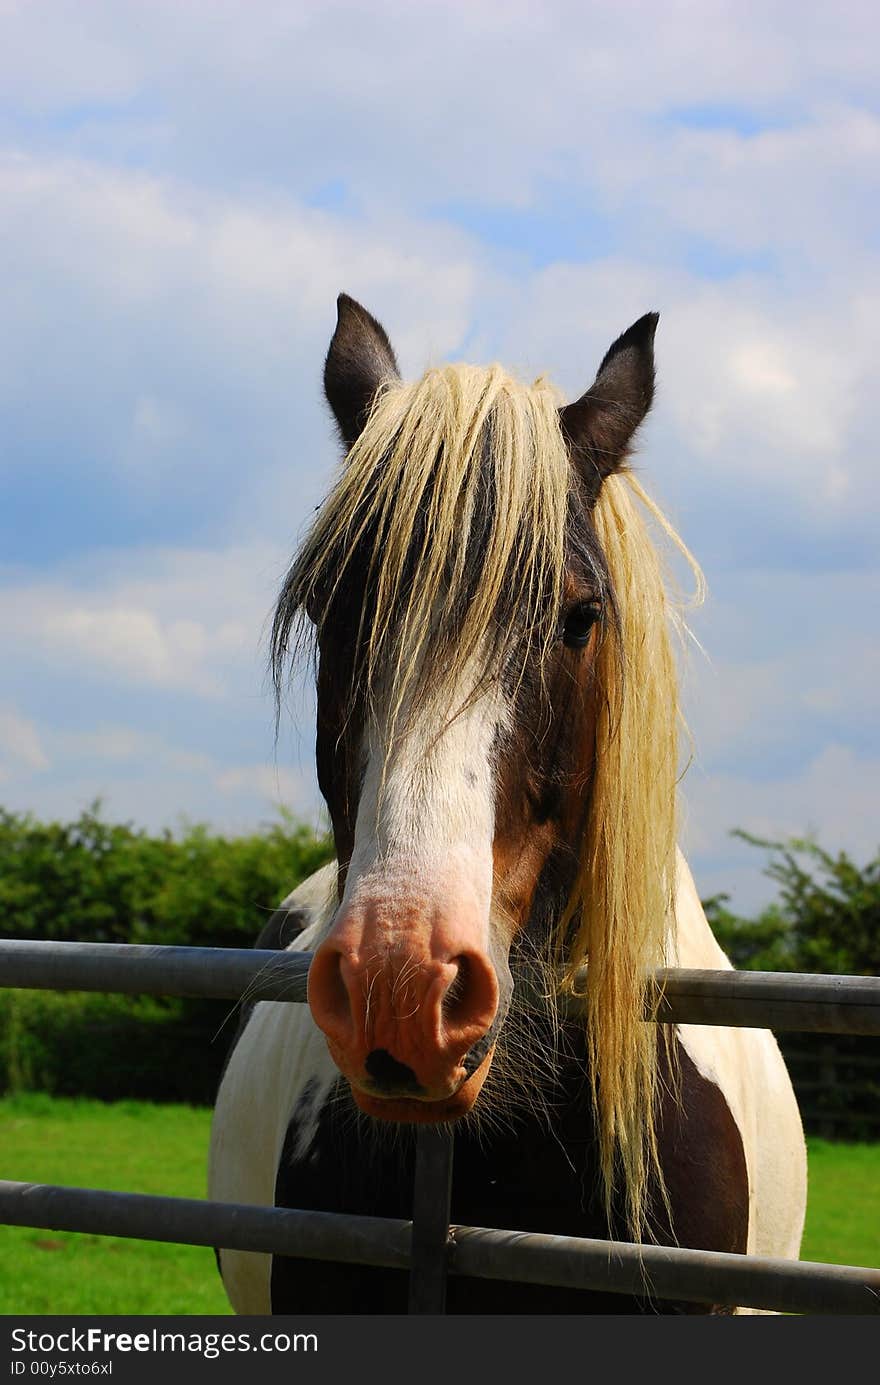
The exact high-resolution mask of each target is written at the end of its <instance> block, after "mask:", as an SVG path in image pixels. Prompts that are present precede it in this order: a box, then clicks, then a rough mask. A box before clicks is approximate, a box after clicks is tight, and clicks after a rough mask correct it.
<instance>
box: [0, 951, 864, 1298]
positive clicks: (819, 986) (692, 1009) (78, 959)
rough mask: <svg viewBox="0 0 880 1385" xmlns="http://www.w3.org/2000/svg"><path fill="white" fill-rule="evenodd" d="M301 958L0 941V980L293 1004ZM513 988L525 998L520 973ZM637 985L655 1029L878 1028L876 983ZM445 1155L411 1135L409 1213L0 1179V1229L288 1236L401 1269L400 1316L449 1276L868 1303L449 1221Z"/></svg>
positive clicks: (327, 1252) (809, 1271)
mask: <svg viewBox="0 0 880 1385" xmlns="http://www.w3.org/2000/svg"><path fill="white" fill-rule="evenodd" d="M310 961H311V955H310V954H309V953H296V952H289V951H284V952H278V951H265V950H257V949H239V948H192V947H168V946H148V945H142V944H131V943H59V942H51V941H46V942H30V941H22V940H18V939H2V940H0V987H12V988H22V989H39V990H87V991H101V992H109V991H115V992H121V993H123V994H151V995H172V996H189V997H196V996H198V997H203V998H213V999H226V1000H234V1001H240V1000H241V998H242V996H243V995H244V996H246V997H247V1000H248V1001H251V1000H274V1001H283V1002H289V1003H302V1002H303V1001H304V1000H305V999H306V980H307V975H308V967H309V963H310ZM523 982H524V984H525V987H526V990H527V992H528V991H531V995H532V999H533V1002H534V1003H537V1004H539V1003H540V995H539V994H538V993H536V991H535V986H534V981H533V980H532V978H530V977H529V976H528V975H526V977H525V978H523V979H521V984H522V983H523ZM646 989H647V995H646V1019H652V1020H656V1021H657V1022H659V1023H690V1024H716V1025H731V1026H737V1025H739V1026H745V1027H748V1028H766V1029H776V1030H780V1031H784V1030H787V1031H799V1032H822V1033H849V1034H852V1033H856V1034H880V977H862V976H832V975H812V974H809V973H784V972H738V971H698V970H692V969H686V968H664V969H662V970H660V971H658V972H656V973H654V975H653V976H651V977H650V978H649V980H648V985H647V988H646ZM569 1004H570V1005H571V1004H572V1003H571V1002H569ZM573 1004H574V1008H577V1003H576V1002H574V1003H573ZM453 1150H454V1138H453V1137H452V1134H451V1132H448V1133H447V1132H446V1131H441V1132H438V1131H436V1130H434V1129H433V1128H432V1127H423V1128H421V1129H420V1130H419V1132H418V1133H417V1137H416V1167H415V1179H414V1195H413V1218H412V1221H410V1222H394V1221H392V1220H391V1219H384V1218H366V1217H350V1216H344V1215H341V1214H335V1213H316V1212H303V1211H297V1210H295V1209H289V1208H276V1207H272V1208H268V1207H263V1208H256V1207H253V1206H245V1205H239V1204H231V1203H212V1202H208V1201H206V1200H200V1199H186V1198H161V1197H146V1196H144V1195H141V1194H135V1193H107V1192H102V1191H100V1190H98V1189H77V1188H65V1187H60V1186H58V1187H52V1186H44V1185H38V1184H27V1183H13V1182H0V1223H2V1222H6V1223H7V1224H10V1225H12V1224H14V1225H20V1226H39V1227H47V1228H50V1229H53V1230H69V1231H80V1232H83V1231H85V1232H89V1231H91V1232H92V1233H93V1234H99V1235H122V1236H128V1237H131V1238H134V1239H140V1240H171V1241H178V1242H179V1243H181V1244H208V1245H217V1243H218V1240H220V1239H221V1238H225V1240H224V1245H223V1248H228V1249H242V1250H257V1251H265V1252H267V1253H272V1250H273V1246H274V1247H277V1251H276V1253H287V1254H291V1253H293V1247H294V1246H295V1248H296V1253H297V1254H299V1255H302V1256H304V1257H305V1258H314V1259H324V1260H334V1259H338V1260H348V1261H354V1262H356V1263H361V1264H377V1263H378V1264H391V1265H394V1266H396V1267H398V1268H408V1269H409V1272H410V1293H409V1312H410V1313H412V1314H442V1313H443V1312H444V1309H445V1293H446V1279H447V1275H448V1274H449V1273H457V1274H467V1275H469V1276H471V1277H485V1278H496V1279H506V1280H519V1281H521V1282H526V1283H543V1284H548V1283H549V1284H554V1283H555V1284H561V1285H568V1286H571V1287H602V1288H603V1289H605V1290H607V1291H608V1292H613V1293H636V1294H638V1295H640V1296H643V1297H645V1298H649V1297H652V1296H655V1295H656V1296H658V1297H663V1298H669V1297H677V1298H681V1299H686V1300H689V1301H693V1302H699V1301H703V1302H714V1303H722V1304H723V1303H729V1304H731V1305H733V1304H736V1305H738V1306H741V1307H753V1308H758V1309H764V1310H768V1309H769V1310H770V1311H774V1310H775V1311H783V1312H808V1313H817V1312H818V1313H823V1312H825V1313H858V1314H862V1313H865V1314H868V1313H880V1269H874V1268H868V1267H864V1266H851V1265H832V1264H825V1263H821V1264H820V1263H811V1262H806V1261H800V1260H797V1261H788V1260H780V1259H771V1258H769V1257H759V1256H748V1255H733V1254H723V1253H721V1252H711V1251H694V1250H682V1249H680V1248H677V1247H664V1246H652V1245H634V1244H631V1243H629V1242H614V1241H589V1240H585V1239H581V1238H577V1237H566V1236H547V1235H541V1234H538V1233H524V1232H511V1231H509V1230H508V1231H502V1230H499V1229H497V1228H496V1229H491V1228H479V1227H459V1226H452V1225H450V1221H449V1217H450V1199H451V1189H452V1166H453ZM438 1192H439V1194H440V1196H439V1197H438ZM206 1217H207V1220H206V1219H205V1218H206ZM169 1218H171V1221H172V1222H173V1225H174V1228H175V1232H174V1234H171V1232H170V1229H169V1222H168V1219H169ZM181 1221H183V1223H185V1224H186V1225H187V1227H188V1234H187V1235H185V1236H182V1235H180V1234H179V1229H180V1225H181ZM212 1222H213V1225H212ZM221 1222H222V1223H223V1225H222V1228H221V1230H220V1233H219V1236H218V1235H217V1234H215V1228H216V1227H217V1226H218V1224H219V1223H221ZM126 1227H129V1228H131V1229H125V1228H126ZM163 1227H164V1228H165V1229H166V1231H167V1232H168V1234H162V1231H163ZM291 1238H294V1239H293V1241H292V1240H291ZM230 1242H231V1243H230ZM279 1242H281V1243H282V1244H279ZM377 1254H378V1255H379V1257H380V1258H379V1259H376V1258H375V1257H376V1255H377ZM597 1276H598V1282H597ZM695 1276H696V1277H695ZM703 1280H705V1281H706V1287H705V1289H703V1290H700V1283H701V1282H702V1281H703ZM682 1283H683V1284H684V1287H685V1291H682V1290H681V1287H680V1286H681V1284H682ZM677 1285H678V1286H679V1287H676V1286H677ZM688 1289H690V1292H688V1291H687V1290H688ZM695 1289H696V1292H695ZM701 1293H702V1294H703V1295H704V1296H703V1297H701V1296H700V1295H701Z"/></svg>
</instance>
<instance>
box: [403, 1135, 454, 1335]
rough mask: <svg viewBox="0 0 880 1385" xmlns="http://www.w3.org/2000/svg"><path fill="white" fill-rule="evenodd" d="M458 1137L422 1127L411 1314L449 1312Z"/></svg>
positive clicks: (416, 1183) (415, 1187)
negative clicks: (455, 1143)
mask: <svg viewBox="0 0 880 1385" xmlns="http://www.w3.org/2000/svg"><path fill="white" fill-rule="evenodd" d="M453 1149H454V1138H453V1134H452V1131H451V1130H450V1129H449V1128H448V1127H446V1126H440V1125H437V1126H433V1125H421V1126H419V1131H418V1135H417V1136H416V1169H415V1178H414V1180H413V1230H412V1265H411V1267H410V1274H409V1311H410V1313H444V1312H445V1311H446V1273H447V1260H448V1247H449V1217H450V1207H451V1204H452V1156H453Z"/></svg>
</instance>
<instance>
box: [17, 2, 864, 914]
mask: <svg viewBox="0 0 880 1385" xmlns="http://www.w3.org/2000/svg"><path fill="white" fill-rule="evenodd" d="M0 40H2V41H0V92H2V93H3V96H2V98H0V249H2V253H0V277H2V281H3V295H2V301H3V305H4V308H3V315H2V321H0V418H2V438H3V447H2V453H0V469H2V478H3V480H2V495H3V504H2V506H0V634H2V638H3V646H4V650H5V652H6V658H5V659H4V666H3V674H2V682H0V801H2V802H3V803H4V804H5V805H6V806H7V807H9V808H12V809H17V810H24V809H30V810H33V811H34V812H36V813H38V814H40V815H44V816H49V815H52V816H61V817H71V816H73V815H75V814H76V813H77V812H78V811H79V810H80V808H82V807H83V806H84V805H85V804H87V803H88V802H90V801H91V800H92V799H93V798H94V797H95V796H97V795H100V796H101V797H102V798H103V799H104V802H105V805H106V811H107V813H108V814H109V815H111V816H113V817H118V818H123V819H130V820H132V821H135V822H137V823H142V824H145V825H148V826H151V827H156V826H159V825H164V824H174V823H175V822H176V821H179V820H180V818H181V816H186V817H188V818H190V819H197V820H204V821H208V822H211V823H213V824H215V825H216V826H218V827H220V828H222V829H224V830H229V831H239V830H248V829H249V828H251V827H253V826H254V825H256V824H258V823H260V822H262V821H266V820H269V819H271V818H273V817H274V816H275V815H276V814H277V811H278V807H279V805H281V804H284V805H286V806H288V807H290V808H292V809H293V810H294V811H295V812H297V813H300V814H302V815H304V816H306V817H308V818H309V819H316V818H317V817H318V816H319V814H320V805H319V798H318V794H317V789H316V786H315V777H314V769H313V764H312V754H311V744H312V729H311V725H310V706H309V697H308V694H307V693H306V692H303V693H302V694H301V695H300V696H299V697H298V698H295V699H294V700H293V702H292V705H291V707H290V709H289V715H288V717H287V719H286V721H285V724H284V727H283V729H282V734H281V738H280V740H279V744H278V749H277V755H276V750H275V746H274V731H273V721H272V705H271V698H270V696H269V694H268V690H267V687H266V680H265V634H266V620H267V617H268V616H269V613H270V610H271V606H272V600H273V596H274V594H275V592H276V590H277V585H278V582H279V579H280V577H281V575H282V573H283V571H284V568H285V565H286V562H287V560H288V558H289V555H290V553H291V551H292V549H293V547H294V545H295V542H296V538H297V535H298V534H299V533H301V532H302V529H303V526H304V525H305V523H306V522H307V520H308V517H309V515H310V513H311V511H312V509H313V507H314V505H315V504H316V503H317V501H318V500H319V499H320V496H321V494H322V493H323V491H324V489H325V488H326V485H327V481H328V478H329V476H330V473H331V469H332V467H333V465H334V462H335V457H336V453H335V444H334V439H333V433H332V429H331V427H330V423H329V419H328V416H327V411H326V408H325V406H324V404H323V402H322V399H321V393H320V373H321V364H322V360H323V354H324V351H325V350H326V345H327V342H328V340H329V337H330V335H331V333H332V330H333V325H334V321H335V298H336V294H337V293H338V292H339V291H340V290H341V289H344V290H346V291H347V292H349V293H352V294H354V295H355V296H356V297H358V298H360V299H361V300H362V301H363V302H365V303H366V304H367V306H368V307H370V308H371V309H372V311H373V312H375V313H376V314H377V315H378V316H379V317H380V318H381V319H382V321H383V322H384V323H385V325H386V327H387V328H388V330H389V332H390V334H391V336H392V339H393V340H394V342H395V344H396V346H397V348H398V355H399V358H400V359H401V362H402V364H403V366H404V368H405V370H406V371H407V372H408V373H416V372H420V371H421V370H422V369H423V368H424V367H425V366H426V365H427V364H429V363H430V362H431V361H434V360H438V359H443V358H455V357H461V356H468V357H471V358H473V359H481V360H487V359H491V358H498V359H501V360H502V361H504V362H505V363H506V364H508V365H510V366H512V367H514V368H516V369H519V370H522V371H524V372H531V373H534V374H537V373H539V372H545V371H546V372H547V373H549V374H550V375H552V376H553V377H554V378H555V379H556V380H557V382H558V383H559V384H560V386H561V387H562V388H563V389H565V390H567V391H568V392H570V393H572V394H574V393H575V392H577V393H580V392H581V391H582V390H583V388H584V387H585V386H586V385H587V384H588V383H589V382H590V380H591V379H592V377H593V374H594V371H595V368H596V365H597V364H598V361H599V359H600V358H601V356H602V354H603V352H604V350H605V348H606V347H607V345H608V344H609V343H610V341H611V340H612V339H613V338H614V337H615V336H616V335H617V334H618V333H619V332H620V331H621V330H622V329H623V328H624V327H626V326H627V325H628V324H629V323H630V322H631V321H633V320H634V319H635V318H636V317H638V316H640V315H641V314H642V313H643V312H645V311H646V310H648V309H658V310H659V311H660V313H661V325H660V329H659V333H658V338H657V356H658V370H659V388H658V394H657V400H656V404H655V408H654V412H653V414H652V416H651V418H650V419H649V421H648V424H647V426H646V428H645V430H644V433H643V436H642V440H641V447H640V451H639V456H638V466H639V469H640V474H641V476H642V478H643V480H644V481H645V483H646V484H647V485H648V486H649V488H650V489H652V491H653V492H654V493H655V494H656V495H657V497H658V498H659V499H660V500H661V502H662V503H663V504H664V505H665V507H666V508H667V510H668V511H669V513H670V515H671V516H672V518H673V519H674V520H675V522H676V524H677V525H678V527H679V528H680V530H681V532H682V533H683V535H684V537H685V539H686V540H687V542H688V543H689V545H690V546H691V548H692V549H693V551H694V552H695V553H696V555H697V556H698V558H699V559H700V561H701V562H702V564H703V566H704V568H705V571H706V575H707V578H708V582H709V593H710V594H709V600H708V602H707V604H706V606H705V607H704V608H703V609H702V610H701V611H700V612H698V613H695V615H694V617H693V625H694V629H695V633H696V634H697V636H698V638H699V641H700V645H701V647H702V652H700V651H698V650H694V651H693V652H692V654H691V656H690V659H689V665H688V669H687V672H686V689H687V694H686V695H687V705H688V713H689V718H690V722H691V725H692V729H693V733H694V739H695V762H694V765H693V766H692V768H691V770H690V771H689V773H688V775H687V778H686V780H685V804H686V812H685V823H684V832H683V839H684V844H685V847H686V849H687V851H688V853H689V855H690V858H691V861H692V864H693V866H694V869H695V873H696V877H697V882H698V885H699V887H700V888H701V890H702V891H703V892H704V893H706V894H708V893H713V892H715V891H717V890H722V889H725V890H728V891H730V892H731V893H732V894H733V897H734V902H735V904H737V905H738V906H740V907H742V908H744V909H747V908H750V907H753V906H754V905H755V904H756V903H760V902H761V901H763V900H764V899H766V898H767V897H768V896H769V894H770V893H771V887H770V886H769V885H768V883H767V882H766V881H765V880H764V879H763V878H762V876H761V872H760V866H761V860H760V857H759V856H757V855H756V853H755V852H754V851H751V850H750V849H748V848H746V847H744V846H743V845H741V844H740V843H738V842H736V841H733V840H732V839H731V838H730V835H729V834H730V829H731V828H733V827H736V826H742V827H745V828H748V829H750V830H752V831H754V832H757V833H759V834H769V835H776V834H788V833H802V832H804V831H813V832H815V833H816V834H817V835H818V836H819V839H820V840H821V841H823V842H824V843H825V844H827V845H828V846H831V847H845V848H846V849H848V850H850V851H851V852H852V853H853V854H855V855H856V856H857V857H860V858H864V857H866V856H867V855H868V854H869V853H871V852H873V851H874V850H876V846H877V838H878V833H877V827H876V824H877V806H878V793H877V787H876V785H877V783H878V770H880V763H878V762H880V744H878V741H880V738H878V732H877V716H876V710H877V698H876V688H877V686H878V674H880V667H878V664H880V658H878V645H877V611H878V609H880V599H878V598H880V571H878V569H880V563H878V545H877V540H876V534H877V522H878V490H880V486H878V465H877V461H876V455H877V443H876V439H877V436H878V428H880V406H878V390H877V360H878V354H880V353H878V347H880V340H878V338H880V327H878V323H880V279H878V268H880V237H878V180H880V111H878V96H877V93H878V91H880V82H878V76H880V73H878V67H880V58H878V54H880V19H878V18H877V14H876V9H875V7H874V6H873V5H870V4H858V3H845V4H841V5H837V6H835V7H833V12H832V9H831V8H830V7H827V6H813V5H803V4H793V3H781V0H780V2H778V3H764V4H760V5H758V4H749V3H742V0H737V3H721V0H706V3H705V4H703V5H701V6H699V7H698V8H696V9H695V8H694V7H693V6H691V5H684V4H679V3H672V2H670V3H662V0H661V3H650V4H647V3H645V4H643V3H638V2H637V0H632V3H629V4H626V5H621V4H619V3H617V4H610V3H608V4H587V5H584V4H569V3H556V4H554V3H544V4H542V5H540V6H537V5H535V4H526V3H517V0H512V3H506V4H500V3H487V2H486V0H468V3H467V4H465V3H456V2H455V0H445V3H443V4H438V3H433V0H424V3H420V4H418V5H415V4H412V3H409V4H403V3H383V0H378V3H374V4H371V5H369V6H367V5H365V4H337V3H332V2H331V3H321V4H297V3H292V2H291V0H285V3H281V0H277V2H271V0H249V3H247V4H244V3H240V2H239V3H233V2H232V0H225V3H224V0H220V2H219V3H218V2H217V0H213V2H212V3H210V4H208V3H207V2H206V0H205V2H204V3H203V0H183V2H181V0H176V2H175V3H170V0H152V3H149V4H141V3H135V0H126V3H121V4H120V3H118V0H116V2H115V3H99V2H95V3H90V4H89V5H88V6H83V5H82V4H80V3H73V2H72V0H71V2H70V3H65V0H52V2H51V3H50V2H47V3H45V4H23V3H22V4H18V3H14V0H13V3H8V0H7V3H6V4H4V5H2V6H0Z"/></svg>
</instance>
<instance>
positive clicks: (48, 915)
mask: <svg viewBox="0 0 880 1385" xmlns="http://www.w3.org/2000/svg"><path fill="white" fill-rule="evenodd" d="M331 856H332V843H331V841H330V838H329V837H328V836H322V835H319V834H316V833H315V832H313V831H312V830H311V829H310V828H308V827H304V826H303V825H301V824H298V823H296V822H294V821H293V820H292V819H290V818H282V820H281V821H280V822H278V823H273V824H271V825H268V826H267V827H266V828H265V829H264V830H263V831H262V832H256V833H253V834H252V835H251V836H246V837H224V836H221V835H220V834H218V833H215V832H212V831H210V830H209V829H208V828H206V827H204V826H190V827H186V828H185V829H183V830H182V831H181V832H179V833H177V834H174V833H171V832H163V833H161V834H158V835H151V834H150V833H148V832H145V831H142V830H139V829H136V828H134V827H133V826H131V825H130V824H118V823H108V822H106V821H105V820H104V819H103V817H102V816H101V812H100V805H98V804H95V805H93V806H92V807H91V808H90V809H89V810H88V811H87V812H85V813H83V814H82V815H81V816H80V817H79V818H78V819H77V820H76V821H75V822H72V823H58V822H50V823H43V822H39V821H37V820H36V819H35V818H33V817H32V816H30V815H29V814H16V813H9V812H5V811H3V810H0V936H4V937H8V938H35V939H38V938H48V939H55V940H62V941H75V942H123V943H129V942H130V943H160V944H161V943H174V944H179V945H182V946H190V947H251V946H252V945H253V943H254V942H255V940H256V937H257V934H258V933H259V931H260V929H261V928H262V926H263V924H264V923H265V921H266V919H267V917H268V916H269V914H270V913H271V912H272V910H273V909H275V908H276V907H277V905H278V903H279V901H280V900H281V899H282V898H283V897H284V895H286V894H287V893H288V892H289V891H290V890H291V889H293V887H294V886H295V885H297V884H298V883H299V881H300V880H303V879H305V877H306V876H308V875H310V874H311V873H312V871H314V870H316V869H317V868H318V866H320V865H322V864H323V863H324V862H325V861H327V860H329V859H330V857H331ZM236 1023H237V1016H236V1011H235V1007H234V1006H233V1005H232V1004H231V1003H227V1002H224V1001H199V1000H172V999H161V998H153V997H148V996H120V995H99V994H84V993H66V992H65V993H62V992H51V991H10V990H6V991H4V990H0V1091H13V1092H18V1091H46V1092H51V1093H53V1094H54V1095H58V1096H91V1097H97V1098H101V1099H103V1100H107V1101H110V1100H115V1099H118V1098H122V1097H137V1098H142V1099H144V1100H151V1101H184V1102H192V1103H198V1104H204V1103H206V1102H211V1101H213V1099H214V1095H215V1093H216V1089H217V1083H218V1081H219V1077H220V1073H221V1071H222V1067H223V1062H224V1060H225V1055H226V1052H227V1050H228V1048H229V1045H230V1043H231V1041H232V1037H233V1035H234V1033H235V1028H236Z"/></svg>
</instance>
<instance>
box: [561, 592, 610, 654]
mask: <svg viewBox="0 0 880 1385" xmlns="http://www.w3.org/2000/svg"><path fill="white" fill-rule="evenodd" d="M601 615H602V603H601V602H599V601H579V602H578V603H577V605H576V606H572V607H571V610H569V611H567V612H566V615H565V620H564V622H563V626H562V643H563V644H564V645H566V646H567V647H568V648H569V649H583V648H584V645H586V644H587V643H588V642H589V638H590V633H591V631H592V629H593V626H594V625H595V624H596V621H597V620H598V619H599V618H600V616H601Z"/></svg>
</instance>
